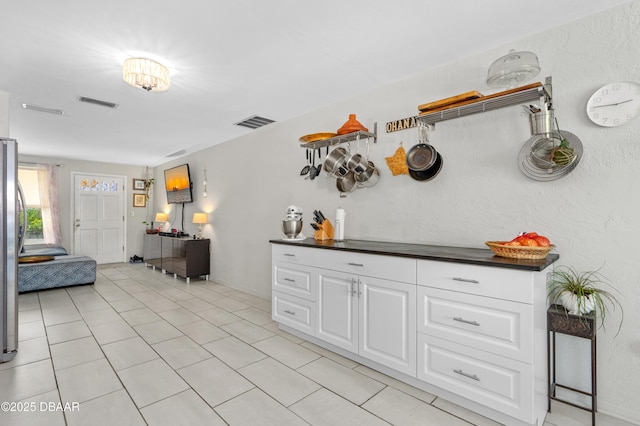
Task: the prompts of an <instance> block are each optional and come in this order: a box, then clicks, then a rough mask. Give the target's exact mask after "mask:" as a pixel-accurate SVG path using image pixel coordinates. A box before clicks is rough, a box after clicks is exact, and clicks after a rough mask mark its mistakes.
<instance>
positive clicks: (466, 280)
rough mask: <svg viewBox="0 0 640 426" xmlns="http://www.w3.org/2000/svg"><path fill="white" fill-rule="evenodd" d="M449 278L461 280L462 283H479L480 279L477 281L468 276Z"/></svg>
mask: <svg viewBox="0 0 640 426" xmlns="http://www.w3.org/2000/svg"><path fill="white" fill-rule="evenodd" d="M451 279H452V280H454V281H461V282H463V283H472V284H480V281H478V280H472V279H469V278H460V277H453V278H451Z"/></svg>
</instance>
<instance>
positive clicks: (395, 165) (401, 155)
mask: <svg viewBox="0 0 640 426" xmlns="http://www.w3.org/2000/svg"><path fill="white" fill-rule="evenodd" d="M385 160H387V166H389V170H391V173H392V174H393V175H394V176H397V175H408V174H409V167H408V166H407V153H406V152H405V150H404V148H403V146H402V144H400V147H399V148H398V149H396V153H395V154H393V156H391V157H385Z"/></svg>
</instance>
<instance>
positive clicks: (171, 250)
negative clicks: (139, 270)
mask: <svg viewBox="0 0 640 426" xmlns="http://www.w3.org/2000/svg"><path fill="white" fill-rule="evenodd" d="M209 246H210V241H209V240H208V239H202V240H195V239H192V238H176V237H165V236H163V235H158V234H144V249H143V250H144V251H143V257H144V262H145V264H146V265H147V266H151V267H153V269H156V268H159V269H161V270H162V273H163V274H166V273H172V274H173V277H174V278H177V277H178V276H180V277H184V278H185V279H186V281H187V284H189V282H190V279H191V278H192V277H198V276H201V275H204V276H205V279H206V280H208V279H209V273H210V262H211V256H210V250H209Z"/></svg>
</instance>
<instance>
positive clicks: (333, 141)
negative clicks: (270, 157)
mask: <svg viewBox="0 0 640 426" xmlns="http://www.w3.org/2000/svg"><path fill="white" fill-rule="evenodd" d="M358 139H359V140H361V141H366V140H367V139H373V143H376V142H377V141H378V123H377V122H376V123H373V133H371V132H365V131H362V130H360V131H358V132H353V133H347V134H346V135H339V136H335V137H333V138H329V139H324V140H321V141H316V142H309V143H301V144H300V146H301V147H303V148H308V149H318V148H324V147H325V146H333V145H338V144H341V143H347V142H353V141H356V140H358Z"/></svg>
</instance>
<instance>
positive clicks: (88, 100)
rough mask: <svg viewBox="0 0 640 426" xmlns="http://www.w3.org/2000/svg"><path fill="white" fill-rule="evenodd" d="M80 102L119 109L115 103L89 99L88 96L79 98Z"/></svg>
mask: <svg viewBox="0 0 640 426" xmlns="http://www.w3.org/2000/svg"><path fill="white" fill-rule="evenodd" d="M78 100H79V101H80V102H85V103H87V104H93V105H99V106H103V107H106V108H111V109H115V108H118V104H114V103H113V102H107V101H101V100H100V99H93V98H87V97H86V96H78Z"/></svg>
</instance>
